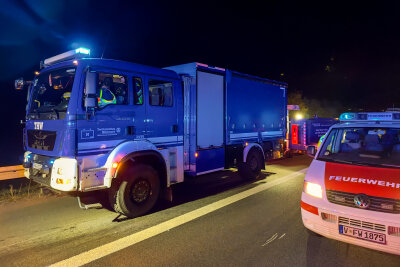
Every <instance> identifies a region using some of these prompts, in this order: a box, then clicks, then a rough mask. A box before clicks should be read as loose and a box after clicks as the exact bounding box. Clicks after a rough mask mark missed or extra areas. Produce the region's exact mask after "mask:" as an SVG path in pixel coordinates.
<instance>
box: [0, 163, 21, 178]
mask: <svg viewBox="0 0 400 267" xmlns="http://www.w3.org/2000/svg"><path fill="white" fill-rule="evenodd" d="M22 177H24V167H22V165H15V166H6V167H0V181H1V180H10V179H15V178H22Z"/></svg>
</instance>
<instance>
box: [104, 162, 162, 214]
mask: <svg viewBox="0 0 400 267" xmlns="http://www.w3.org/2000/svg"><path fill="white" fill-rule="evenodd" d="M114 182H115V183H114V184H113V186H112V187H111V189H110V203H111V206H112V207H113V209H114V210H115V211H116V212H118V213H120V214H123V215H125V216H127V217H129V218H135V217H138V216H142V215H144V214H146V213H147V212H149V211H150V210H151V209H152V208H153V207H154V205H155V204H156V203H157V200H158V196H159V194H160V180H159V177H158V173H157V171H156V170H154V168H152V167H151V166H149V165H144V164H137V165H134V166H132V167H130V168H128V169H126V170H125V171H124V172H123V173H122V174H121V175H119V176H118V177H117V180H116V181H114Z"/></svg>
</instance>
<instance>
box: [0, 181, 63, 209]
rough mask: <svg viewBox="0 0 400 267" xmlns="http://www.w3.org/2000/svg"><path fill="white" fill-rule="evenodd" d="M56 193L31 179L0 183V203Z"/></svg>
mask: <svg viewBox="0 0 400 267" xmlns="http://www.w3.org/2000/svg"><path fill="white" fill-rule="evenodd" d="M55 195H57V194H56V193H55V192H53V191H51V190H49V189H46V188H43V187H42V186H40V185H39V184H37V183H35V182H32V181H31V180H28V179H25V178H22V180H21V179H13V180H9V181H3V182H2V183H1V184H0V205H1V204H7V203H10V202H16V201H18V200H22V199H37V198H44V197H49V196H55Z"/></svg>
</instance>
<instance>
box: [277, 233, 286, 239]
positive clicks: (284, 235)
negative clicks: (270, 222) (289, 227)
mask: <svg viewBox="0 0 400 267" xmlns="http://www.w3.org/2000/svg"><path fill="white" fill-rule="evenodd" d="M285 235H286V233H284V234H283V235H281V236H280V237H279V238H278V239H281V238H282V237H284V236H285Z"/></svg>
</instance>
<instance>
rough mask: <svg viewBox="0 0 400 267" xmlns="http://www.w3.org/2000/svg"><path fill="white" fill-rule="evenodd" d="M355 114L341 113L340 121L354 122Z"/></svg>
mask: <svg viewBox="0 0 400 267" xmlns="http://www.w3.org/2000/svg"><path fill="white" fill-rule="evenodd" d="M356 115H357V114H355V113H342V114H340V118H339V119H340V120H354V119H355V118H356Z"/></svg>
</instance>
